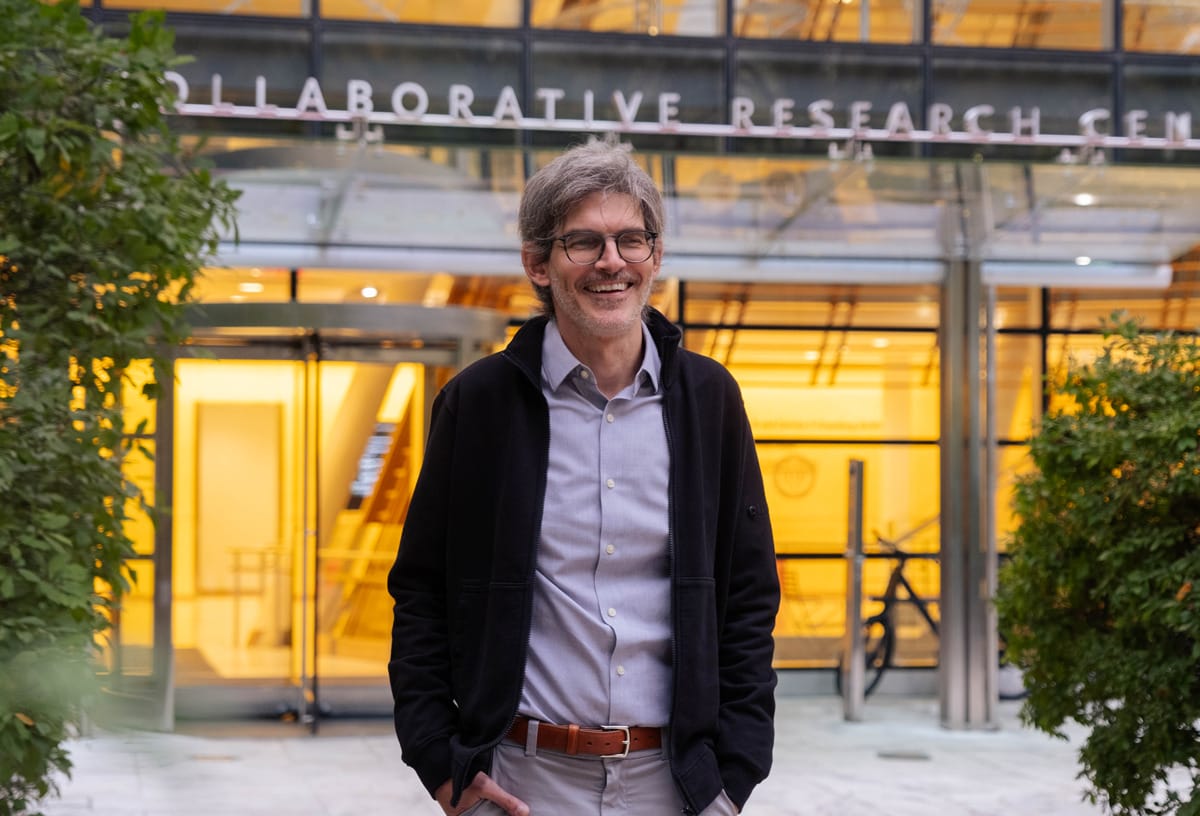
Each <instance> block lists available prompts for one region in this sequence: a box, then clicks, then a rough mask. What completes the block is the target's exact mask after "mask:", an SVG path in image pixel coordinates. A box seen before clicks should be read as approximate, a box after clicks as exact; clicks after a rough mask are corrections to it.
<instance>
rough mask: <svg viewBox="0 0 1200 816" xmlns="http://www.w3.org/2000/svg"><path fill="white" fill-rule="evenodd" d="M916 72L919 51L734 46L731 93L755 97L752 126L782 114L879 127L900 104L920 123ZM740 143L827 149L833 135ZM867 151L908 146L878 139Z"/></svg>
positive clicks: (795, 120)
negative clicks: (877, 52) (913, 54)
mask: <svg viewBox="0 0 1200 816" xmlns="http://www.w3.org/2000/svg"><path fill="white" fill-rule="evenodd" d="M833 5H839V4H833ZM921 72H922V68H921V62H920V59H919V58H917V57H908V56H875V55H867V54H862V53H861V52H851V51H849V50H842V49H838V50H835V51H830V52H826V53H822V54H820V55H817V54H796V53H794V52H792V51H780V50H778V46H770V47H764V48H762V49H761V50H759V49H754V50H750V49H747V48H744V49H741V50H740V51H739V53H738V62H737V71H736V77H737V84H736V85H735V87H734V96H737V97H744V98H746V99H749V100H750V101H751V102H752V103H753V114H752V116H751V121H752V122H753V123H754V124H755V125H774V124H776V122H777V121H779V122H780V123H781V124H783V125H786V124H792V125H796V126H800V127H810V126H813V127H815V126H826V127H837V128H848V127H852V125H851V117H852V115H853V116H854V117H856V119H857V121H856V124H857V125H858V126H859V127H869V128H883V127H885V126H886V125H887V124H889V121H890V120H891V117H892V116H893V115H900V114H901V113H903V111H901V110H900V109H899V107H898V106H904V107H905V108H906V109H907V114H908V117H909V118H910V119H911V122H910V123H909V129H910V130H911V129H912V128H913V127H919V126H920V124H921V122H922V121H923V116H924V114H923V112H922V110H921V104H922V103H921V99H922V73H921ZM822 100H829V104H828V105H827V106H826V107H824V108H823V109H822V111H821V112H815V108H814V105H817V104H818V103H821V101H822ZM780 106H785V107H783V108H781V107H780ZM781 116H782V117H783V118H782V119H780V118H779V117H781ZM826 117H827V118H828V120H831V121H828V120H827V119H826ZM737 147H738V148H739V149H742V150H747V151H762V152H788V153H793V152H796V150H797V149H798V148H799V149H801V150H811V151H814V152H820V153H822V154H826V153H828V151H829V147H830V142H829V141H828V140H818V141H815V142H813V143H812V144H811V145H810V144H806V143H805V142H803V141H798V140H795V139H774V140H764V139H739V140H738V141H737ZM872 150H873V152H874V153H875V154H876V155H909V154H911V153H912V151H913V147H912V146H911V145H907V144H888V143H884V142H876V143H874V144H872Z"/></svg>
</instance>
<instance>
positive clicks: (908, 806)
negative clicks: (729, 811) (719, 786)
mask: <svg viewBox="0 0 1200 816" xmlns="http://www.w3.org/2000/svg"><path fill="white" fill-rule="evenodd" d="M1018 710H1019V704H1018V703H1001V704H1000V716H999V718H998V727H997V728H996V729H994V730H981V731H951V730H947V729H944V728H942V727H941V726H940V725H939V724H938V707H937V701H936V700H933V699H930V698H910V697H891V696H888V695H876V696H874V697H872V698H870V699H869V700H868V701H867V702H866V705H865V708H864V716H863V720H862V721H861V722H853V723H851V722H846V721H844V720H843V718H842V707H841V701H840V700H839V699H837V698H835V697H832V696H804V697H787V696H784V697H781V698H780V699H779V715H778V717H777V727H778V737H777V741H776V753H775V768H774V771H773V772H772V774H771V777H770V778H769V779H768V780H767V781H766V782H765V783H764V784H763V785H761V786H760V787H759V788H758V789H757V790H756V791H755V793H754V796H753V797H752V798H751V800H750V802H749V803H748V804H747V806H746V810H745V813H746V816H801V815H803V816H868V815H869V816H879V815H880V814H888V816H909V815H910V814H912V815H913V816H915V815H916V814H921V815H922V816H927V815H928V814H938V815H939V816H1001V814H1004V815H1005V816H1007V815H1008V814H1019V816H1076V815H1077V814H1078V816H1083V815H1084V814H1100V813H1102V809H1101V808H1100V807H1099V806H1096V805H1089V804H1086V803H1085V802H1083V801H1082V794H1083V790H1084V786H1083V783H1082V782H1081V781H1080V780H1079V779H1078V778H1077V774H1078V764H1077V758H1076V752H1077V750H1078V747H1079V744H1080V742H1081V739H1082V733H1081V732H1073V733H1069V735H1068V736H1069V737H1070V738H1069V739H1068V740H1065V741H1064V740H1058V739H1054V738H1052V737H1049V736H1047V735H1045V734H1042V733H1040V732H1037V731H1033V730H1030V729H1027V728H1025V727H1023V726H1022V725H1021V724H1020V722H1019V719H1018V717H1017V712H1018ZM69 750H70V754H71V757H72V761H73V762H74V763H75V770H74V773H73V775H72V778H71V779H70V780H67V781H64V782H63V784H62V789H61V797H60V798H58V799H57V800H51V801H50V802H48V803H47V804H46V806H45V808H44V810H45V813H46V814H47V816H72V815H73V814H104V816H217V814H220V816H260V815H261V816H267V815H268V814H271V816H276V815H277V814H287V815H288V816H376V815H378V816H384V815H385V814H386V815H387V816H438V814H440V812H441V811H440V810H439V809H438V807H437V805H436V804H435V803H434V802H433V801H432V800H431V799H430V798H429V796H428V794H426V793H425V791H424V789H422V788H421V786H420V785H419V784H418V782H417V778H416V775H415V774H413V773H412V771H411V770H409V769H408V768H407V767H406V766H404V765H403V764H402V763H401V761H400V749H399V746H398V745H397V743H396V741H395V738H394V737H393V736H392V734H391V731H390V723H388V722H385V721H382V720H374V721H354V722H336V721H330V722H328V723H326V724H324V725H323V726H322V729H321V733H320V735H318V736H315V737H314V736H311V735H309V734H308V733H307V732H305V731H302V730H301V729H300V728H299V727H298V726H296V725H294V724H293V725H285V724H275V723H268V724H263V723H255V722H248V723H207V724H186V723H185V724H181V725H180V728H179V730H178V731H177V732H176V733H173V734H160V733H150V732H134V731H124V732H116V731H97V733H95V734H92V735H90V736H87V737H85V738H81V739H78V740H75V741H73V742H72V743H70V746H69Z"/></svg>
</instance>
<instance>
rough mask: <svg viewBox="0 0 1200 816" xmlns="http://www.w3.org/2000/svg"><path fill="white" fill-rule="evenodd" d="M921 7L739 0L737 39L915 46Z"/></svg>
mask: <svg viewBox="0 0 1200 816" xmlns="http://www.w3.org/2000/svg"><path fill="white" fill-rule="evenodd" d="M920 8H921V4H920V3H911V2H905V0H868V2H856V0H835V1H834V2H830V3H821V2H799V3H798V2H795V0H737V2H736V6H735V11H734V15H735V17H734V29H733V33H734V36H737V37H762V38H771V39H794V40H815V41H820V42H873V43H910V42H916V41H918V40H919V39H920V31H921V26H920V23H919V13H920V12H919V9H920Z"/></svg>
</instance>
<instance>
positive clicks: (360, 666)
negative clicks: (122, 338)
mask: <svg viewBox="0 0 1200 816" xmlns="http://www.w3.org/2000/svg"><path fill="white" fill-rule="evenodd" d="M274 306H275V307H276V308H274V309H264V308H263V304H256V309H257V310H258V311H255V312H253V313H247V312H237V313H236V314H235V313H233V312H231V313H229V314H223V313H220V309H219V308H217V307H209V308H208V310H207V311H208V313H209V315H210V317H211V318H212V319H213V320H214V321H216V322H215V323H214V326H213V327H212V328H206V327H200V329H199V330H198V331H197V332H196V336H195V341H194V342H193V344H192V345H190V346H189V347H187V348H186V349H184V350H182V351H181V352H180V353H179V354H178V355H177V357H176V359H175V365H174V376H173V378H172V380H171V383H170V386H169V387H168V388H166V389H164V390H165V391H166V392H167V393H166V396H165V400H164V402H163V403H160V406H159V412H158V418H159V428H158V434H157V438H158V444H159V445H160V450H165V451H168V452H169V460H168V463H166V464H164V463H162V462H160V466H159V471H160V474H162V475H166V474H169V476H168V477H167V478H169V484H168V485H166V488H167V492H169V494H170V495H171V501H170V516H169V517H168V518H165V519H164V520H163V521H162V522H161V523H160V525H168V526H169V531H170V535H169V537H167V538H166V540H164V541H162V544H163V547H162V550H163V552H165V553H168V554H169V558H160V559H157V560H156V568H158V569H159V570H161V572H162V574H169V575H170V582H169V584H167V585H166V586H167V588H168V589H169V591H165V592H164V591H163V587H164V584H163V583H162V582H159V583H157V584H156V589H155V612H156V618H158V619H162V620H165V621H169V623H168V625H167V626H166V627H165V628H166V629H167V631H169V642H167V643H166V644H163V643H161V642H160V640H159V638H158V637H157V636H156V642H155V650H156V654H157V653H158V651H159V650H160V648H165V649H166V650H167V651H168V652H169V653H173V661H168V664H169V665H173V677H172V678H171V679H170V680H168V681H167V682H166V683H165V685H166V687H167V688H168V692H167V699H166V700H165V702H164V709H166V710H167V711H169V712H172V713H173V715H174V717H177V718H181V719H195V718H202V719H212V718H220V717H226V718H228V717H278V718H283V719H289V720H290V719H295V720H298V721H301V722H305V723H310V724H314V726H315V723H316V722H317V721H318V720H319V719H320V717H322V716H325V715H339V714H341V715H364V714H386V713H387V712H389V711H390V709H391V700H390V695H389V693H388V689H387V683H386V679H385V678H386V674H387V656H388V645H389V641H390V635H391V600H390V597H389V596H388V594H387V587H386V577H387V572H388V569H389V567H390V566H391V562H392V560H393V558H394V557H395V553H396V549H397V546H398V544H399V538H400V530H401V529H402V527H403V523H404V517H405V514H406V513H407V510H408V500H409V496H410V495H411V493H412V489H413V486H414V481H415V479H416V474H417V472H418V470H419V468H420V462H421V454H422V450H423V447H424V438H425V428H426V423H427V416H428V412H429V406H430V402H431V400H432V397H433V394H434V393H435V391H436V389H437V387H438V386H439V385H440V384H441V383H442V382H444V380H445V379H446V378H448V377H449V376H450V374H452V373H453V372H454V371H455V370H457V369H459V368H461V367H462V366H463V365H465V364H466V363H468V362H470V361H471V360H473V359H475V358H477V357H479V356H482V355H484V354H486V353H488V352H489V351H491V349H492V348H493V347H494V345H495V344H497V343H498V342H500V341H501V340H502V339H503V337H504V331H505V326H506V323H507V320H506V319H505V317H504V316H503V315H500V314H498V313H491V312H485V311H482V310H467V309H457V310H456V309H425V308H419V307H376V308H371V309H366V308H363V307H359V308H358V309H357V310H355V309H351V308H349V307H346V308H343V309H341V310H339V309H337V308H336V307H329V306H322V307H320V308H319V309H312V310H309V311H304V310H303V307H302V305H301V307H299V308H298V307H297V306H296V305H295V304H275V305H274ZM222 321H223V322H222ZM297 324H299V325H301V326H302V327H304V328H299V329H293V328H290V327H291V326H294V325H297ZM347 327H353V328H347ZM398 327H405V329H404V330H401V329H400V328H398ZM172 696H173V700H172V699H170V698H171V697H172Z"/></svg>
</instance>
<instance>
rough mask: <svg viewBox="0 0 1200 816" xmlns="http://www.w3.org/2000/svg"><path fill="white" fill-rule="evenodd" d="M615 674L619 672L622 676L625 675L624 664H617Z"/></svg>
mask: <svg viewBox="0 0 1200 816" xmlns="http://www.w3.org/2000/svg"><path fill="white" fill-rule="evenodd" d="M617 674H619V675H621V676H622V677H624V676H625V667H624V666H617Z"/></svg>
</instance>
